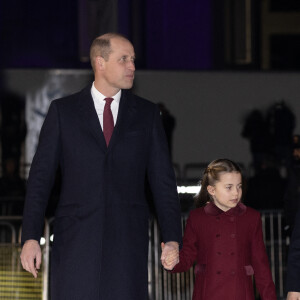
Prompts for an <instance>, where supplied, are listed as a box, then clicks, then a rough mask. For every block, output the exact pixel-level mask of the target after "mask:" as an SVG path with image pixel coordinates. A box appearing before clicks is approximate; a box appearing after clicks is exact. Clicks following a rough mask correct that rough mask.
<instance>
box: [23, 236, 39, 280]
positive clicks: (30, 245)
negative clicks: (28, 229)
mask: <svg viewBox="0 0 300 300" xmlns="http://www.w3.org/2000/svg"><path fill="white" fill-rule="evenodd" d="M20 258H21V263H22V266H23V268H24V269H25V270H26V271H28V272H30V273H31V274H32V275H33V276H34V278H37V275H38V270H39V269H40V266H41V262H42V252H41V247H40V245H39V243H38V242H37V241H36V240H27V241H26V242H25V244H24V246H23V248H22V252H21V255H20Z"/></svg>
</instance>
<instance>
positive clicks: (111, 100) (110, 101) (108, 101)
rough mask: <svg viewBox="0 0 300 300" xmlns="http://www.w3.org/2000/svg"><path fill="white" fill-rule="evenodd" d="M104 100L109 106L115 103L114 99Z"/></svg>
mask: <svg viewBox="0 0 300 300" xmlns="http://www.w3.org/2000/svg"><path fill="white" fill-rule="evenodd" d="M104 100H105V101H106V103H107V104H108V105H111V103H112V102H113V100H114V98H104Z"/></svg>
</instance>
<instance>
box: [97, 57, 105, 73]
mask: <svg viewBox="0 0 300 300" xmlns="http://www.w3.org/2000/svg"><path fill="white" fill-rule="evenodd" d="M96 65H97V67H98V68H99V69H100V70H103V68H104V65H105V60H104V58H103V57H102V56H97V57H96Z"/></svg>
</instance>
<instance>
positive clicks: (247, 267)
mask: <svg viewBox="0 0 300 300" xmlns="http://www.w3.org/2000/svg"><path fill="white" fill-rule="evenodd" d="M245 270H246V275H249V276H251V275H253V274H254V270H253V267H252V266H251V265H249V266H245Z"/></svg>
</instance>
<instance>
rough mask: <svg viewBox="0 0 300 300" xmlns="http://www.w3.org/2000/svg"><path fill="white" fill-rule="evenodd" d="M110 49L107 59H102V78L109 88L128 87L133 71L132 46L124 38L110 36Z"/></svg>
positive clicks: (131, 80) (129, 86) (132, 77)
mask: <svg viewBox="0 0 300 300" xmlns="http://www.w3.org/2000/svg"><path fill="white" fill-rule="evenodd" d="M111 50H112V52H111V53H110V55H109V58H108V61H103V78H104V79H105V81H106V84H107V85H108V87H110V88H113V89H116V90H119V89H130V88H131V87H132V85H133V79H134V71H135V65H134V60H135V53H134V49H133V46H132V44H131V43H130V42H128V41H127V40H125V39H122V38H112V39H111Z"/></svg>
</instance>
